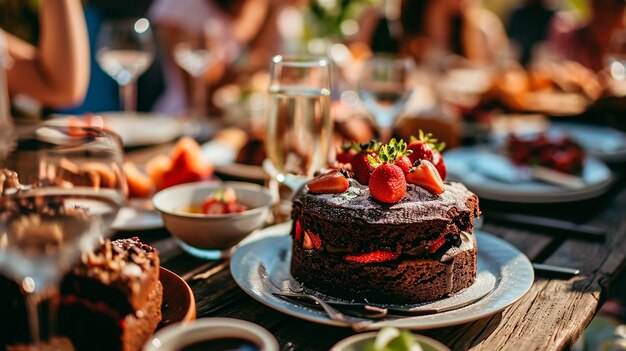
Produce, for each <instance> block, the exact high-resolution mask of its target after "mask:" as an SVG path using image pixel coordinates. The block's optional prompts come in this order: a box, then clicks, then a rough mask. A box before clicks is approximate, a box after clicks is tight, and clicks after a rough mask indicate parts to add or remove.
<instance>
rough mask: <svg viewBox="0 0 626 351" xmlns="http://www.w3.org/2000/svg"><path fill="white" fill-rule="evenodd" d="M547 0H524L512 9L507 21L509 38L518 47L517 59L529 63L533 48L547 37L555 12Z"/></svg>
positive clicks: (524, 63)
mask: <svg viewBox="0 0 626 351" xmlns="http://www.w3.org/2000/svg"><path fill="white" fill-rule="evenodd" d="M548 2H549V1H548V0H525V1H524V3H523V4H522V5H521V6H520V7H518V8H516V9H515V10H513V12H511V15H510V17H509V20H508V23H507V33H508V35H509V39H511V41H513V42H514V43H515V44H516V45H517V47H518V49H519V61H520V63H521V64H522V65H524V66H526V65H528V63H530V59H531V56H532V52H533V48H535V46H536V45H537V44H538V43H541V42H544V41H545V40H546V39H547V38H548V30H549V28H550V23H551V22H552V19H553V18H554V15H555V14H556V11H555V9H554V8H553V7H552V6H550V5H549V4H548Z"/></svg>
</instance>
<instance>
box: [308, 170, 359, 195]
mask: <svg viewBox="0 0 626 351" xmlns="http://www.w3.org/2000/svg"><path fill="white" fill-rule="evenodd" d="M306 186H307V188H309V191H310V192H312V193H313V194H339V193H343V192H345V191H346V190H348V187H349V186H350V184H349V183H348V179H346V177H345V176H344V175H343V174H341V172H339V171H337V170H333V171H330V172H328V173H326V174H323V175H321V176H319V177H317V178H314V179H313V180H311V181H310V182H309V183H308V184H307V185H306Z"/></svg>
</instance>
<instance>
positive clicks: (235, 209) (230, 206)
mask: <svg viewBox="0 0 626 351" xmlns="http://www.w3.org/2000/svg"><path fill="white" fill-rule="evenodd" d="M224 207H225V209H226V211H225V212H226V213H241V212H243V211H245V210H247V209H248V208H247V207H246V206H244V205H242V204H240V203H238V202H229V203H227V204H224Z"/></svg>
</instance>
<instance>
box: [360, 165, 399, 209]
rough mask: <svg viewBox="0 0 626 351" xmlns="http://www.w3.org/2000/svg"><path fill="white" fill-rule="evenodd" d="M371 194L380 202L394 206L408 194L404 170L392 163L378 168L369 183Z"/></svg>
mask: <svg viewBox="0 0 626 351" xmlns="http://www.w3.org/2000/svg"><path fill="white" fill-rule="evenodd" d="M369 189H370V194H371V195H372V197H373V198H374V199H376V200H378V201H380V202H384V203H388V204H393V203H396V202H398V201H400V199H402V197H403V196H404V194H405V193H406V179H405V178H404V172H402V169H401V168H400V167H398V166H396V165H394V164H391V163H383V164H382V165H380V166H378V167H376V169H375V170H374V172H372V176H371V177H370V182H369Z"/></svg>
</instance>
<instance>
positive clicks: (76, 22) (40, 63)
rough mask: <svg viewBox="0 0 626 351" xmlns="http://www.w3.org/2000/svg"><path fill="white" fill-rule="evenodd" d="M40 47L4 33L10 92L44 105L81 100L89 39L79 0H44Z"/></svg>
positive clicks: (85, 89)
mask: <svg viewBox="0 0 626 351" xmlns="http://www.w3.org/2000/svg"><path fill="white" fill-rule="evenodd" d="M40 28H41V29H40V33H41V34H40V39H39V47H38V48H35V47H33V46H32V45H30V44H28V43H26V42H24V41H22V40H20V39H18V38H16V37H14V36H12V35H7V48H8V52H9V57H10V59H11V61H12V65H11V67H10V68H9V69H8V71H7V77H8V84H9V91H10V92H11V93H22V94H25V95H28V96H31V97H33V98H35V99H37V100H39V101H41V102H42V103H43V104H44V105H48V106H52V107H65V106H71V105H75V104H77V103H80V102H81V101H82V99H83V98H84V96H85V93H86V91H87V85H88V83H89V40H88V38H87V26H86V24H85V18H84V16H83V11H82V8H81V4H80V1H79V0H44V1H43V2H42V6H41V9H40Z"/></svg>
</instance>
